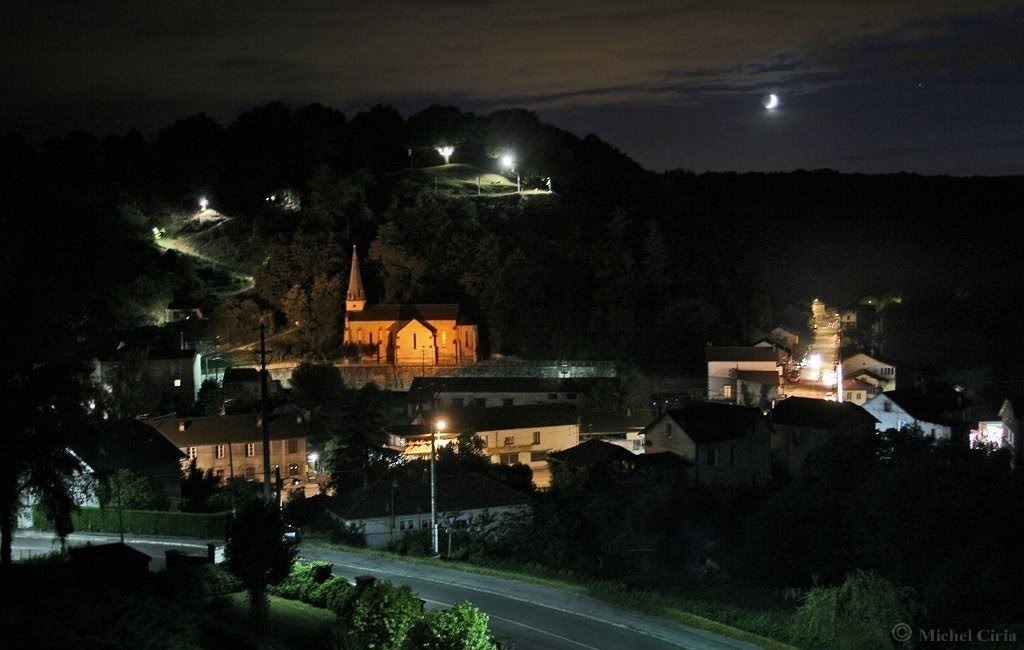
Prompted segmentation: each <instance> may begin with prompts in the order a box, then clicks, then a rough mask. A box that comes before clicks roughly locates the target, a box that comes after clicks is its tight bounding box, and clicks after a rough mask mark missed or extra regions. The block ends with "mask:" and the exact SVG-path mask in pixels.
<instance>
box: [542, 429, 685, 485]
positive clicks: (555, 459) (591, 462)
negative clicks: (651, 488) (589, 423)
mask: <svg viewBox="0 0 1024 650" xmlns="http://www.w3.org/2000/svg"><path fill="white" fill-rule="evenodd" d="M548 463H549V464H550V465H551V474H552V476H553V477H554V480H555V482H558V481H559V480H560V479H562V478H564V477H571V476H573V475H580V474H583V473H586V474H589V475H590V476H592V477H601V478H604V479H607V480H612V481H620V482H634V483H635V482H637V481H642V480H645V479H652V478H653V479H657V478H661V477H665V476H675V477H681V478H685V477H686V476H688V475H689V474H690V471H689V470H690V469H691V468H692V467H693V463H691V462H690V461H688V460H687V459H685V458H683V457H682V456H679V455H677V454H673V453H671V452H668V451H665V452H660V453H651V454H648V453H639V454H635V453H632V452H630V451H628V450H626V449H625V448H624V447H622V446H621V445H618V444H616V443H615V442H610V441H607V440H600V439H597V438H592V439H590V440H585V441H583V442H581V443H580V444H578V445H576V446H575V447H570V448H569V449H565V450H563V451H557V452H552V453H551V454H549V455H548Z"/></svg>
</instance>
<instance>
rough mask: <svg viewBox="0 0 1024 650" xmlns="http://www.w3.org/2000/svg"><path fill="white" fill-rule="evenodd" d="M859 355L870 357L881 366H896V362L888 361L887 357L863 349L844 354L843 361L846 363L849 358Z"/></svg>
mask: <svg viewBox="0 0 1024 650" xmlns="http://www.w3.org/2000/svg"><path fill="white" fill-rule="evenodd" d="M860 355H864V356H865V357H867V358H869V359H871V360H873V361H877V362H878V363H879V364H881V365H883V366H892V367H894V368H895V367H896V364H895V363H893V362H892V361H889V360H888V359H883V358H882V357H880V356H878V355H877V354H868V353H867V352H863V351H860V350H858V351H856V352H853V353H852V354H847V355H844V356H843V363H846V362H847V361H849V360H850V359H852V358H854V357H856V356H860Z"/></svg>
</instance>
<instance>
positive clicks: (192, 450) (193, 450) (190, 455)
mask: <svg viewBox="0 0 1024 650" xmlns="http://www.w3.org/2000/svg"><path fill="white" fill-rule="evenodd" d="M197 455H198V454H197V453H196V448H195V447H189V448H188V459H189V460H195V459H196V456H197Z"/></svg>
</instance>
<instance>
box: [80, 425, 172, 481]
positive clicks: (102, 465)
mask: <svg viewBox="0 0 1024 650" xmlns="http://www.w3.org/2000/svg"><path fill="white" fill-rule="evenodd" d="M69 447H71V450H72V451H74V452H75V454H76V455H77V456H78V457H79V458H81V459H82V460H83V461H84V462H85V463H86V464H87V465H89V467H91V468H92V469H93V470H95V471H97V472H109V471H115V470H118V469H130V470H133V471H140V472H146V471H148V470H154V469H162V468H164V467H166V466H167V465H174V464H176V463H178V462H179V461H180V460H181V459H182V458H184V456H185V455H184V454H183V453H181V451H180V450H179V449H178V448H177V447H176V446H174V444H173V443H171V442H170V441H169V440H168V439H167V438H165V437H164V436H162V435H160V432H159V431H157V430H156V429H154V428H153V427H152V426H149V425H147V424H144V423H142V422H139V421H138V420H107V421H104V422H97V423H95V424H93V425H91V426H90V427H89V428H88V429H87V430H86V431H85V432H84V433H83V434H82V435H80V436H77V437H75V439H74V440H72V441H71V443H70V444H69Z"/></svg>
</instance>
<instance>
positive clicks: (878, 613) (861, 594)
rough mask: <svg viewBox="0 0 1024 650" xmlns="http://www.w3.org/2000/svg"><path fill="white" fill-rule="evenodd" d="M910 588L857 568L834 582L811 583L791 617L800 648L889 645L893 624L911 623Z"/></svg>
mask: <svg viewBox="0 0 1024 650" xmlns="http://www.w3.org/2000/svg"><path fill="white" fill-rule="evenodd" d="M917 610H918V606H917V603H916V601H915V599H914V595H913V592H911V590H909V589H907V588H906V587H900V586H897V585H894V584H893V583H891V582H889V581H888V580H886V579H885V578H882V577H881V576H879V575H878V574H877V573H875V572H874V571H859V570H858V571H855V572H854V573H851V574H850V575H849V576H847V577H846V580H845V581H844V582H843V584H841V585H839V586H837V587H815V588H814V589H811V591H810V592H809V593H808V594H807V598H806V600H805V601H804V604H803V605H802V606H801V607H800V609H799V610H798V611H797V613H796V616H795V617H794V619H793V627H792V636H793V640H794V641H795V642H796V643H797V645H799V646H800V647H802V648H865V649H868V648H871V649H874V648H892V647H893V636H892V633H893V632H892V631H893V628H894V626H896V625H898V624H901V623H902V624H905V625H912V623H913V619H914V616H915V614H916V613H917Z"/></svg>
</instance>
